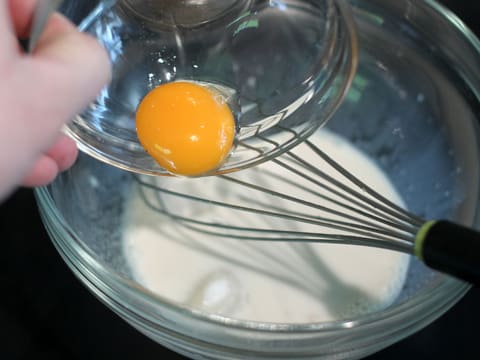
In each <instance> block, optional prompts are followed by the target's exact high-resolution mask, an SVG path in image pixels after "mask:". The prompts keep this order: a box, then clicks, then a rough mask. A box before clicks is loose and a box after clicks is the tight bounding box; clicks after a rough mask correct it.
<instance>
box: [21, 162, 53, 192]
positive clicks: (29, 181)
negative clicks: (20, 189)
mask: <svg viewBox="0 0 480 360" xmlns="http://www.w3.org/2000/svg"><path fill="white" fill-rule="evenodd" d="M57 174H58V165H57V163H56V162H55V161H54V160H53V159H52V158H50V157H49V156H46V155H42V156H41V157H40V158H39V159H38V160H37V162H36V163H35V165H33V168H32V169H31V171H30V173H29V174H28V175H27V176H26V177H25V179H24V180H23V182H22V185H23V186H27V187H35V186H44V185H47V184H49V183H51V182H52V181H53V180H54V179H55V177H56V176H57Z"/></svg>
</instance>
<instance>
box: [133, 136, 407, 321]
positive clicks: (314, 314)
mask: <svg viewBox="0 0 480 360" xmlns="http://www.w3.org/2000/svg"><path fill="white" fill-rule="evenodd" d="M315 141H316V143H317V144H321V148H322V150H323V151H325V152H326V153H328V154H330V155H331V156H333V157H334V159H335V160H337V161H338V162H339V163H341V164H342V165H343V166H345V167H346V168H347V169H348V170H349V171H350V172H352V173H354V174H355V175H356V176H358V177H359V178H361V179H362V180H363V181H364V182H366V183H367V184H369V185H370V186H371V187H373V188H374V189H376V190H377V191H378V192H380V193H381V194H383V195H384V196H385V197H387V198H388V199H390V200H391V201H393V202H395V203H397V204H399V205H401V206H403V202H402V200H401V198H400V196H399V194H398V193H397V192H396V190H395V189H394V187H393V186H392V184H391V183H390V181H389V179H388V178H387V177H386V175H385V174H384V173H383V172H382V171H381V170H380V169H379V168H378V166H376V164H375V163H374V162H373V161H372V160H370V159H369V158H367V157H366V156H365V155H364V154H363V153H361V152H360V151H358V150H357V149H355V148H354V147H353V146H352V145H350V144H349V143H348V142H346V141H345V140H344V139H343V138H341V137H339V136H338V135H335V134H333V133H330V132H328V131H326V130H324V131H321V132H320V134H319V135H318V138H317V139H316V140H315ZM301 146H303V145H301ZM305 156H307V157H306V160H307V161H309V159H308V156H310V155H305ZM269 166H270V165H269V164H268V163H267V164H264V165H262V167H264V168H265V167H266V168H268V167H269ZM250 173H254V172H250V171H246V172H245V174H246V175H245V176H246V177H250V176H252V177H254V176H257V175H249V174H250ZM252 180H254V181H255V182H256V183H259V182H262V183H263V185H266V186H267V187H268V188H274V189H277V188H278V186H275V180H272V179H271V178H267V179H264V178H260V179H259V178H252ZM161 181H175V182H176V183H178V184H181V186H182V187H181V188H180V189H183V190H185V191H189V192H192V193H196V194H207V195H208V194H214V195H215V194H217V195H218V194H226V195H224V196H225V201H232V199H233V196H238V193H237V194H236V195H228V191H227V190H228V188H226V186H227V187H228V186H234V185H232V184H226V183H225V182H224V181H222V180H221V179H219V178H216V177H211V178H201V179H183V180H181V179H169V180H161ZM281 190H282V191H284V192H286V193H288V194H290V195H293V196H296V191H297V190H296V189H295V187H293V186H285V185H282V189H281ZM150 196H151V197H150V199H152V201H157V200H158V199H155V200H153V198H152V194H150ZM222 196H223V195H222ZM233 200H234V199H233ZM258 200H262V199H261V196H259V199H258ZM165 201H166V202H167V205H168V206H169V207H172V208H173V209H174V210H176V211H178V212H179V213H180V214H181V215H183V216H188V217H194V218H195V219H198V220H206V219H209V220H210V219H218V221H229V218H232V216H235V217H236V218H235V219H234V220H236V221H237V224H238V223H240V224H242V226H252V227H265V220H263V219H261V217H259V216H252V215H245V216H244V218H243V217H242V218H240V219H239V218H238V216H239V215H237V214H233V215H232V212H231V211H229V210H226V209H223V208H220V207H215V206H204V205H202V206H201V207H200V206H197V205H195V204H192V203H191V202H188V201H185V200H181V199H178V201H176V202H175V203H173V200H172V199H171V198H168V199H165ZM127 209H128V212H127V214H126V217H125V229H124V252H125V256H126V258H127V261H128V263H129V266H130V268H131V269H132V272H133V274H134V277H135V278H136V280H137V281H138V282H139V283H140V284H142V285H143V286H145V287H146V288H148V289H149V290H151V291H153V292H155V293H157V294H158V295H159V296H161V297H164V298H166V299H168V300H170V301H174V302H178V303H181V304H184V305H188V306H192V307H194V308H196V309H199V310H204V311H207V312H210V313H216V314H221V315H224V316H228V317H232V318H237V319H243V320H253V321H266V322H282V323H292V322H294V323H303V322H320V321H329V320H335V319H341V318H349V317H352V316H356V315H359V314H363V313H366V312H370V311H375V310H378V309H381V308H384V307H386V306H388V305H389V304H391V303H392V302H393V301H394V300H395V298H396V297H397V295H398V293H399V292H400V290H401V288H402V286H403V283H404V281H405V276H406V271H407V268H408V260H409V256H408V255H405V254H401V253H396V252H391V251H386V250H380V249H374V248H367V247H360V246H348V245H334V244H306V243H302V244H286V243H265V242H249V241H245V240H234V239H226V238H221V239H220V238H213V237H209V236H207V235H203V234H201V233H199V232H196V231H192V230H188V229H186V228H185V227H183V226H181V225H179V224H178V223H177V222H176V221H174V220H172V219H171V218H168V217H164V216H162V215H159V214H158V213H157V212H155V211H153V210H151V209H150V208H149V207H148V206H146V205H145V202H144V200H143V199H142V198H141V196H139V193H138V192H136V191H135V192H133V194H132V197H131V199H130V200H129V203H128V206H127ZM297 210H298V209H297ZM242 216H243V215H242ZM269 225H270V226H273V227H274V228H276V227H277V226H278V227H280V226H281V225H282V224H281V220H272V222H271V223H270V224H269ZM290 230H295V231H299V230H302V231H318V229H316V230H313V229H312V228H311V227H310V226H309V225H305V224H302V225H300V224H293V225H291V229H290Z"/></svg>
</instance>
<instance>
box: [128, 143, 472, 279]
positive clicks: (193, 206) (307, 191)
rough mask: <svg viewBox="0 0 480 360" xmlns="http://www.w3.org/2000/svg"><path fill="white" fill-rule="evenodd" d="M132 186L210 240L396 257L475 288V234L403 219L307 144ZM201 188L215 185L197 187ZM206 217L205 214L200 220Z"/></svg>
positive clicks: (441, 223)
mask: <svg viewBox="0 0 480 360" xmlns="http://www.w3.org/2000/svg"><path fill="white" fill-rule="evenodd" d="M263 140H265V141H268V139H263ZM135 179H136V181H137V182H138V184H139V185H140V190H141V194H142V196H143V199H144V201H145V202H146V203H147V205H148V206H149V207H151V208H152V209H154V210H155V211H158V212H160V213H162V214H164V215H166V216H168V217H170V218H171V219H172V220H174V221H176V222H177V223H179V224H181V225H183V226H185V227H187V228H189V229H193V230H195V231H198V232H201V233H204V234H208V235H210V236H214V237H224V238H234V239H238V240H256V241H270V242H278V241H281V242H285V241H288V242H315V243H335V244H349V245H363V246H371V247H377V248H384V249H389V250H394V251H401V252H404V253H408V254H413V255H415V256H416V257H417V258H419V259H420V260H421V261H423V262H424V263H425V264H426V265H428V266H430V267H431V268H434V269H436V270H440V271H442V272H445V273H448V274H451V275H454V276H456V277H458V278H461V279H463V280H467V281H469V282H472V283H475V284H480V281H479V280H480V234H479V233H477V232H475V231H474V230H472V229H468V228H465V227H463V226H461V225H458V224H455V223H452V222H450V221H445V220H434V221H427V220H424V219H422V218H420V217H418V216H416V215H414V214H411V213H409V212H408V211H406V210H404V209H403V208H402V207H401V206H399V205H398V204H395V203H394V202H392V201H391V200H389V199H387V198H386V197H384V196H382V195H381V194H380V193H378V192H377V191H375V190H374V189H373V188H371V187H369V186H368V185H367V184H365V183H364V182H363V181H361V180H359V179H358V178H357V177H356V176H354V175H352V174H351V173H350V172H349V171H348V170H347V169H345V168H344V167H342V166H341V165H340V164H338V163H337V162H336V161H335V160H333V159H332V158H331V157H330V156H328V155H327V154H326V153H324V152H323V151H322V150H321V149H320V148H319V147H318V146H316V145H315V144H314V142H313V141H310V140H307V141H305V142H304V143H303V144H302V145H300V146H298V147H296V148H295V149H294V150H292V151H289V152H287V153H285V154H284V155H282V156H280V157H277V158H275V159H273V160H271V161H270V162H269V163H268V164H267V166H259V167H255V168H252V169H249V170H247V171H241V172H237V173H234V174H233V175H222V176H216V177H212V178H202V179H185V180H181V179H169V178H155V177H144V176H136V177H135ZM206 181H212V182H214V183H212V184H211V185H212V186H204V184H206V183H205V182H206ZM185 182H189V183H188V186H185ZM208 189H214V190H213V191H211V190H208ZM212 212H213V215H211V214H212ZM206 213H208V214H210V215H209V216H208V217H204V216H203V214H206Z"/></svg>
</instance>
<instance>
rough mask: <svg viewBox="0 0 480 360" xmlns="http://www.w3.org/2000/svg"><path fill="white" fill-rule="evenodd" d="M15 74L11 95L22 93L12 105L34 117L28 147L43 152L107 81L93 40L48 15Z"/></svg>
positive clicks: (106, 66) (105, 62) (104, 59)
mask: <svg viewBox="0 0 480 360" xmlns="http://www.w3.org/2000/svg"><path fill="white" fill-rule="evenodd" d="M17 73H18V76H17V77H16V79H15V81H16V83H17V84H18V86H17V87H18V89H17V91H18V92H19V93H21V94H22V96H21V97H19V98H18V99H17V101H22V102H23V103H24V104H23V106H21V107H20V108H19V109H20V110H21V109H28V112H30V113H33V114H35V115H36V117H35V121H32V122H30V123H29V127H30V132H31V133H32V134H35V136H34V138H32V139H30V140H31V141H30V142H29V143H30V144H31V146H35V147H36V148H37V150H38V151H44V150H45V149H46V148H48V146H49V145H50V144H51V142H52V138H51V135H52V134H57V133H58V131H59V130H60V128H61V126H63V124H64V123H65V122H67V121H69V120H71V119H72V118H73V117H74V116H75V115H76V114H77V113H79V112H81V111H82V110H83V109H84V108H85V107H86V106H87V105H88V104H89V103H90V102H91V101H92V100H94V99H95V97H96V96H97V95H98V93H99V92H100V90H101V88H102V87H103V86H104V85H105V84H106V83H107V82H108V80H109V79H110V62H109V58H108V55H107V53H106V51H105V50H104V49H103V48H102V47H101V46H100V45H99V44H98V42H97V41H96V40H95V39H94V38H92V37H90V36H89V35H86V34H83V33H80V32H79V31H78V30H77V29H76V28H75V26H74V25H73V24H72V23H70V21H68V20H67V19H66V18H65V17H63V16H62V15H60V14H53V15H52V16H51V18H50V19H49V21H48V23H47V26H46V28H45V31H44V33H43V34H42V36H41V37H40V39H39V41H38V43H37V46H36V48H35V50H34V52H33V54H32V55H31V56H23V57H22V58H21V61H19V62H17ZM24 117H25V118H26V116H24ZM48 134H50V136H49V135H48ZM38 139H47V140H48V142H43V143H39V142H38Z"/></svg>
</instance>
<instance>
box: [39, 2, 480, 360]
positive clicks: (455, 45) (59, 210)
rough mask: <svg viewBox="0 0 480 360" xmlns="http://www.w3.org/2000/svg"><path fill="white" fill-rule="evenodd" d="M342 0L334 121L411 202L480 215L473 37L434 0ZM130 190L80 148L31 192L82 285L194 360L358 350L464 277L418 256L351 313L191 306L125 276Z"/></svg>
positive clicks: (125, 179)
mask: <svg viewBox="0 0 480 360" xmlns="http://www.w3.org/2000/svg"><path fill="white" fill-rule="evenodd" d="M350 3H351V4H352V6H353V10H354V16H355V21H356V23H357V26H358V35H359V45H360V49H361V51H360V57H359V67H358V73H357V76H356V77H355V79H354V81H353V85H352V88H351V90H350V92H349V94H348V96H347V97H346V99H345V101H344V103H343V104H342V106H341V108H340V109H339V110H338V111H337V113H336V114H335V116H334V117H333V118H332V119H331V121H330V122H329V123H328V127H329V128H330V129H332V130H334V131H336V132H340V133H342V134H344V135H345V136H347V137H348V138H349V139H351V141H352V142H353V143H355V144H356V145H357V146H359V147H360V148H362V149H363V150H364V151H366V152H367V153H369V154H370V155H371V156H372V157H373V158H375V159H376V161H377V163H378V164H379V165H380V166H381V167H382V168H383V169H384V170H385V171H386V172H387V174H388V175H389V176H390V178H391V179H392V180H393V182H394V183H395V186H396V187H397V189H398V190H399V192H400V193H401V195H402V196H403V198H404V199H405V200H406V202H407V206H408V208H409V210H411V211H413V212H415V213H417V214H418V215H421V216H424V217H426V218H431V217H443V218H450V219H453V220H456V221H459V222H462V223H465V224H467V225H473V226H475V227H479V226H480V221H479V217H478V216H479V211H478V210H479V202H478V185H479V184H478V182H479V176H480V175H479V164H480V162H479V154H480V146H479V135H480V133H479V128H478V126H479V118H478V114H479V113H480V112H479V111H478V110H479V108H480V106H479V105H480V101H479V99H480V97H479V94H480V73H479V68H478V59H479V58H480V44H479V42H478V40H476V39H475V38H474V37H473V35H472V34H471V33H469V32H468V31H466V30H465V28H464V27H463V26H462V25H461V23H460V22H459V20H458V19H456V18H454V17H452V15H451V14H450V13H444V12H443V9H442V8H441V7H439V5H438V4H437V3H436V2H433V1H417V2H414V3H412V2H399V1H397V0H364V1H359V0H352V1H351V2H350ZM439 29H441V31H440V30H439ZM320 131H321V130H320ZM132 189H133V188H132V175H131V174H129V173H127V172H124V171H121V170H118V169H115V168H113V167H110V166H108V165H105V164H103V163H100V162H98V161H96V160H94V159H91V158H89V157H87V156H82V157H81V158H80V159H79V161H78V162H77V164H76V165H75V166H74V167H73V168H72V169H71V170H69V171H67V172H66V173H63V174H62V175H61V176H60V177H59V178H58V179H57V180H56V181H55V183H54V184H53V185H51V186H49V187H48V188H43V189H40V190H38V191H37V196H38V199H39V206H40V209H41V213H42V216H43V219H44V221H45V224H46V227H47V229H48V231H49V233H50V235H51V236H52V239H53V241H54V243H55V245H56V247H57V248H58V250H59V252H60V254H62V256H63V257H64V258H65V260H66V262H67V263H68V264H69V266H70V267H71V268H72V270H73V271H74V272H75V273H76V275H77V276H78V277H79V278H80V279H81V280H82V281H83V282H84V283H85V284H86V286H87V287H88V288H89V289H90V290H91V291H92V292H93V293H94V294H95V295H96V296H98V298H99V299H101V300H102V301H104V302H105V303H106V304H107V305H108V306H110V307H111V308H112V309H113V310H114V311H116V312H117V313H118V314H119V315H120V316H122V317H123V318H124V319H126V320H127V321H128V322H129V323H130V324H132V325H133V326H135V327H136V328H137V329H139V330H140V331H141V332H143V333H144V334H146V335H147V336H149V337H151V338H152V339H154V340H155V341H157V342H159V343H161V344H163V345H165V346H167V347H170V348H172V349H174V350H176V351H178V352H180V353H182V354H185V355H187V356H190V357H192V358H197V359H222V358H229V359H245V358H248V359H276V358H280V357H282V358H301V357H304V358H318V359H338V358H342V359H357V358H360V357H363V356H366V355H368V354H370V353H372V352H374V351H377V350H380V349H382V348H384V347H386V346H388V345H389V344H391V343H393V342H396V341H398V340H400V339H402V338H404V337H406V336H408V335H410V334H412V333H413V332H415V331H417V330H418V329H420V328H422V327H423V326H425V325H427V324H428V323H430V322H431V321H433V320H435V319H436V318H437V317H438V316H440V315H441V314H442V313H443V312H444V311H446V310H448V308H449V307H450V306H452V305H453V304H454V303H455V302H456V301H457V300H458V299H459V298H461V296H462V295H463V294H464V292H465V291H466V290H467V289H468V286H467V285H465V284H463V283H460V282H458V281H455V280H453V279H451V278H449V277H446V276H443V275H440V274H438V273H435V272H433V271H430V270H429V269H427V268H425V267H424V266H423V265H422V264H420V263H419V262H418V261H412V263H411V266H410V269H409V276H408V279H407V282H406V284H405V287H404V289H403V290H402V293H401V295H400V297H399V298H398V299H397V301H396V302H395V304H394V305H392V306H391V307H389V308H388V309H386V310H384V311H379V312H375V313H373V314H371V315H368V316H363V317H359V318H355V319H349V320H347V321H339V322H333V323H318V324H300V325H295V324H293V325H277V324H266V323H254V322H241V321H236V320H234V319H225V318H223V317H219V316H215V315H211V314H205V313H199V312H195V311H192V310H191V309H188V308H185V307H182V306H181V305H179V304H173V303H170V302H168V301H166V300H165V299H162V298H159V297H156V296H155V295H154V294H151V293H149V292H148V291H147V290H145V289H143V288H142V287H140V286H139V285H138V284H136V283H135V282H133V281H132V276H131V274H130V271H129V269H128V267H127V266H126V262H125V260H124V259H123V257H122V251H121V243H120V235H121V233H120V231H121V214H122V213H123V211H124V204H125V202H124V201H125V197H126V196H127V195H128V192H129V191H132ZM107 330H108V329H106V331H107Z"/></svg>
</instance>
